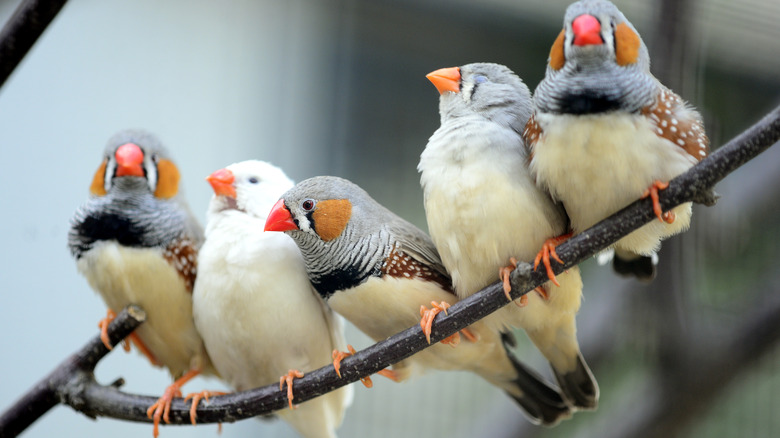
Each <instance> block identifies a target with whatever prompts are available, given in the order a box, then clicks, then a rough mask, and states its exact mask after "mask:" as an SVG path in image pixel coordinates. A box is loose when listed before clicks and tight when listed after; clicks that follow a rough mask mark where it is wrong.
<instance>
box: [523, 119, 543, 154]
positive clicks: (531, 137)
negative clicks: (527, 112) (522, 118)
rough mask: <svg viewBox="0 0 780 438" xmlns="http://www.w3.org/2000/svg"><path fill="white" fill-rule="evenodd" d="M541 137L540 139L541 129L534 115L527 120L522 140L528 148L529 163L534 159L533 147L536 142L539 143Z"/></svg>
mask: <svg viewBox="0 0 780 438" xmlns="http://www.w3.org/2000/svg"><path fill="white" fill-rule="evenodd" d="M541 137H542V127H541V126H539V123H537V121H536V114H534V115H532V116H531V118H530V119H528V123H527V124H526V125H525V130H524V131H523V140H524V141H525V144H526V145H527V147H528V162H529V163H530V162H531V160H533V158H534V146H535V145H536V142H537V141H539V139H540V138H541Z"/></svg>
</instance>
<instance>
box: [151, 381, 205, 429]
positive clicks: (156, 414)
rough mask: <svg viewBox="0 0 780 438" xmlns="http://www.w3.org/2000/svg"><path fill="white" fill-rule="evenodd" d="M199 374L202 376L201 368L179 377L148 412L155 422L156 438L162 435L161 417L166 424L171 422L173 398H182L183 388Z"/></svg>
mask: <svg viewBox="0 0 780 438" xmlns="http://www.w3.org/2000/svg"><path fill="white" fill-rule="evenodd" d="M198 374H200V368H193V369H191V370H189V371H187V373H186V374H184V375H183V376H181V377H179V378H178V379H176V381H175V382H173V383H172V384H171V385H170V386H169V387H167V388H165V392H163V395H162V397H160V398H159V399H158V400H157V401H156V402H155V403H154V404H153V405H151V406H149V409H147V410H146V416H147V417H149V418H152V419H153V420H154V430H153V431H152V434H153V435H154V438H157V436H158V435H159V434H160V430H159V426H160V417H162V419H163V420H165V422H166V423H170V422H171V421H170V418H169V415H168V414H169V413H170V411H171V402H172V401H173V398H174V397H181V387H182V386H184V384H185V383H187V382H189V381H190V380H192V378H193V377H195V376H197V375H198Z"/></svg>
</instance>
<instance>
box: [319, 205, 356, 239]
mask: <svg viewBox="0 0 780 438" xmlns="http://www.w3.org/2000/svg"><path fill="white" fill-rule="evenodd" d="M311 217H312V220H313V221H314V227H315V231H316V232H317V234H318V235H319V236H320V238H321V239H322V240H324V241H325V242H328V241H331V240H333V239H335V238H337V237H339V236H340V235H341V232H342V231H344V228H346V227H347V223H348V222H349V218H350V217H352V203H350V202H349V201H348V200H346V199H329V200H327V201H320V202H318V203H317V208H316V209H315V210H314V213H312V215H311Z"/></svg>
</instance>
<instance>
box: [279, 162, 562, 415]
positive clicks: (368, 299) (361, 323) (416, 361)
mask: <svg viewBox="0 0 780 438" xmlns="http://www.w3.org/2000/svg"><path fill="white" fill-rule="evenodd" d="M265 229H266V230H268V231H284V232H286V233H287V234H288V235H289V236H291V237H292V238H293V240H295V242H296V243H297V244H298V248H299V249H300V250H301V253H302V254H303V259H304V261H305V264H306V270H307V272H308V275H309V279H310V280H311V282H312V284H313V285H314V287H315V289H316V290H317V292H319V293H320V295H321V296H322V297H323V298H324V299H325V300H326V302H327V303H328V305H329V306H330V307H332V308H333V309H334V310H335V311H336V312H338V313H340V314H341V315H343V316H344V317H345V318H347V319H348V320H349V321H351V322H352V323H353V324H354V325H355V326H357V327H358V328H359V329H360V330H362V331H363V332H365V333H366V334H367V335H369V336H370V337H372V338H373V339H374V340H377V341H379V340H383V339H386V338H388V337H389V336H391V335H393V334H396V333H398V332H400V331H402V330H404V329H407V328H409V327H411V326H413V325H415V324H417V323H420V324H421V325H422V326H423V328H424V330H425V332H426V335H429V334H430V329H431V327H430V318H432V316H433V314H434V313H435V312H436V311H437V310H434V311H433V312H431V311H428V312H425V311H424V309H421V306H425V305H428V304H429V303H434V304H436V305H437V306H438V307H439V308H440V309H443V308H446V307H447V305H448V303H451V302H454V301H457V297H456V296H455V295H454V293H453V292H452V289H451V281H450V277H449V275H448V274H447V272H446V270H445V269H444V266H442V264H441V260H440V259H439V255H438V253H437V252H436V248H435V247H434V246H433V243H432V242H431V240H430V238H429V237H428V236H427V235H426V234H425V233H423V232H422V231H420V230H419V229H418V228H417V227H415V226H414V225H412V224H410V223H409V222H407V221H405V220H403V219H401V218H400V217H398V216H396V215H395V214H393V213H392V212H390V211H389V210H387V209H386V208H384V207H383V206H381V205H380V204H379V203H377V202H376V201H375V200H374V199H372V198H371V197H370V196H369V195H368V193H366V192H365V191H364V190H362V189H361V188H359V187H358V186H356V185H355V184H353V183H351V182H349V181H347V180H345V179H341V178H337V177H316V178H311V179H308V180H305V181H303V182H300V183H298V185H296V186H295V187H293V188H292V189H290V190H289V191H287V192H286V193H285V194H284V195H282V199H280V200H279V202H277V204H276V205H275V206H274V208H273V210H272V212H271V213H270V214H269V216H268V221H267V222H266V226H265ZM421 311H422V313H424V314H425V316H424V318H423V319H424V320H425V321H422V322H421V321H420V312H421ZM463 333H464V336H466V335H467V336H466V337H468V338H469V339H468V340H466V341H463V342H460V343H459V345H458V346H457V347H456V348H452V347H451V346H448V345H443V344H442V343H441V342H440V343H437V344H434V345H432V346H431V347H429V348H427V349H425V350H423V351H421V352H419V353H417V354H415V355H413V356H412V357H410V358H408V359H405V360H403V361H401V362H399V363H397V364H395V365H394V366H393V371H394V372H395V375H396V377H397V379H398V380H404V379H406V378H407V377H408V376H409V375H410V374H411V373H412V370H413V369H414V368H421V369H423V370H424V369H426V368H427V369H440V370H464V371H471V372H474V373H476V374H478V375H479V376H481V377H482V378H484V379H486V380H487V381H488V382H490V383H492V384H493V385H495V386H497V387H499V388H501V389H502V390H504V391H505V392H506V393H507V394H508V395H509V396H510V397H512V398H513V399H514V400H515V401H516V402H517V403H518V404H519V405H520V406H521V407H522V408H523V409H524V410H525V412H527V414H528V415H529V417H530V419H531V421H533V422H535V423H542V424H546V425H553V424H556V423H557V422H558V421H560V420H561V419H564V418H567V417H569V416H570V415H571V409H570V408H569V406H567V405H566V403H565V401H564V400H563V398H562V397H561V396H560V394H559V393H558V392H557V391H556V390H555V389H553V388H551V387H550V386H548V385H547V384H546V383H544V382H543V381H541V380H540V379H539V378H538V377H537V376H536V375H535V374H533V372H532V371H530V370H528V369H527V368H526V367H525V366H524V365H523V364H522V363H520V362H519V361H518V360H517V359H516V358H514V357H513V356H512V354H511V353H510V352H509V351H508V350H507V345H505V343H511V342H512V341H513V339H512V338H511V335H510V334H508V333H501V331H500V330H497V329H495V328H492V327H490V326H488V325H487V324H485V323H483V322H481V321H480V322H477V323H476V324H473V325H472V326H470V327H469V328H468V330H467V331H464V332H463ZM456 335H457V334H456ZM455 339H456V338H453V339H452V340H453V341H454V340H455Z"/></svg>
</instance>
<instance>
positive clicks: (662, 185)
mask: <svg viewBox="0 0 780 438" xmlns="http://www.w3.org/2000/svg"><path fill="white" fill-rule="evenodd" d="M667 187H669V183H668V182H662V181H659V180H655V181H653V184H652V185H650V187H648V189H647V190H645V192H644V193H643V194H642V199H644V198H647V197H648V196H649V197H650V199H652V200H653V211H654V212H655V216H656V217H657V218H658V220H659V221H661V222H666V223H667V224H671V223H672V222H674V219H675V215H674V212H671V211H667V212H666V213H664V212H663V210H661V204H660V203H659V202H658V191H659V190H664V189H666V188H667Z"/></svg>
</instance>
